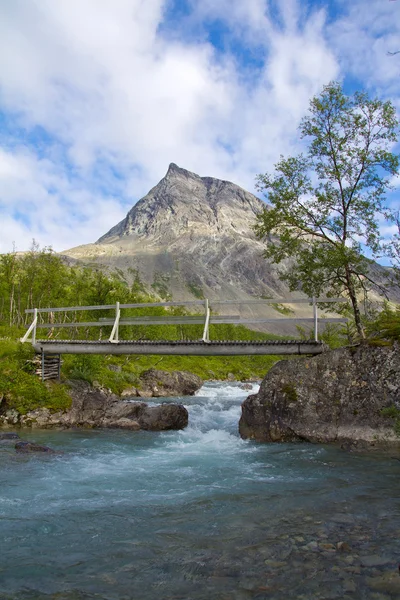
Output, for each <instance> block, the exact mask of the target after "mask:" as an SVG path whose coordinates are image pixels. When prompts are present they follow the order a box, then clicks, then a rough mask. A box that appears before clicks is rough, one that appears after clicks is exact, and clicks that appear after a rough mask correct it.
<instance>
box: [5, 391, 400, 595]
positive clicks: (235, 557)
mask: <svg viewBox="0 0 400 600" xmlns="http://www.w3.org/2000/svg"><path fill="white" fill-rule="evenodd" d="M253 388H254V389H253V391H256V389H257V387H256V386H253ZM248 393H249V391H245V390H243V389H241V387H240V385H239V384H219V383H207V384H206V385H205V386H204V387H203V388H202V389H201V390H200V391H199V392H198V393H197V395H196V396H194V397H191V398H183V399H181V401H182V402H183V403H184V404H185V405H186V407H187V409H188V411H189V426H188V428H187V429H185V430H184V431H178V432H177V431H172V432H163V433H152V432H125V431H115V430H113V431H102V430H75V431H35V430H33V431H32V432H25V431H24V432H23V433H22V434H21V437H24V438H26V439H30V440H34V441H37V442H39V443H45V444H48V445H49V446H51V447H52V448H54V449H57V450H60V451H62V452H63V454H60V455H57V456H32V455H17V454H15V452H14V450H13V449H12V447H11V448H10V446H9V445H7V444H5V445H0V536H1V537H0V544H1V554H0V598H1V599H2V600H15V599H18V600H19V599H23V600H25V599H26V600H28V599H29V600H33V599H35V600H36V599H37V600H39V599H54V600H55V599H57V600H84V599H85V600H88V599H96V600H132V599H135V600H136V599H137V600H154V599H162V600H192V599H193V600H205V599H210V600H214V599H215V600H249V599H254V600H261V599H267V598H268V599H272V600H273V599H276V600H288V599H292V598H293V599H298V600H314V599H315V600H317V599H318V600H324V599H326V600H330V599H335V598H337V599H339V598H340V599H345V600H350V599H354V600H360V599H368V600H389V599H392V600H393V599H398V598H400V586H399V584H400V576H399V572H398V563H399V560H400V488H399V475H400V462H399V461H398V460H396V459H394V458H390V457H388V456H385V457H384V456H379V455H369V456H365V455H356V454H349V453H346V452H344V451H342V450H340V449H338V448H335V447H328V446H318V445H311V444H282V445H280V444H279V445H262V444H255V443H253V442H249V441H243V440H241V439H240V438H239V436H238V432H237V429H238V420H239V416H240V404H241V402H242V401H243V400H244V398H245V397H246V395H247V394H248ZM173 400H174V401H176V399H173ZM171 401H172V399H171Z"/></svg>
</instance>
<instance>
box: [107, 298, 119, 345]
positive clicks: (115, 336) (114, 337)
mask: <svg viewBox="0 0 400 600" xmlns="http://www.w3.org/2000/svg"><path fill="white" fill-rule="evenodd" d="M120 317H121V310H120V308H119V302H116V304H115V321H114V326H113V328H112V331H111V335H110V337H109V339H108V341H109V342H111V343H112V344H118V341H119V340H118V329H119V319H120Z"/></svg>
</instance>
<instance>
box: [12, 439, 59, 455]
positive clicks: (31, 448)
mask: <svg viewBox="0 0 400 600" xmlns="http://www.w3.org/2000/svg"><path fill="white" fill-rule="evenodd" d="M15 449H16V451H17V452H23V453H25V454H34V453H36V452H45V453H47V454H56V451H55V450H52V449H51V448H49V447H48V446H41V445H40V444H35V442H22V441H21V442H17V443H16V444H15Z"/></svg>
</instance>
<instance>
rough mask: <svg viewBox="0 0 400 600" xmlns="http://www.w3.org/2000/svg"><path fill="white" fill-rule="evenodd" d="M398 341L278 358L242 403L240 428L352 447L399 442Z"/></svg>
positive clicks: (247, 434)
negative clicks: (393, 413)
mask: <svg viewBox="0 0 400 600" xmlns="http://www.w3.org/2000/svg"><path fill="white" fill-rule="evenodd" d="M399 373H400V352H399V345H398V344H394V345H393V346H387V347H373V346H368V345H366V344H363V345H360V346H356V347H346V348H338V349H336V350H332V351H328V352H325V353H324V354H320V355H318V356H315V357H313V358H299V359H295V360H289V361H286V360H285V361H280V362H279V363H276V364H275V365H274V366H273V367H272V369H271V370H270V371H269V372H268V374H267V376H266V377H265V378H264V380H263V382H262V384H261V387H260V390H259V392H258V394H254V395H251V396H249V397H248V398H247V399H246V400H245V401H244V403H243V405H242V416H241V419H240V423H239V431H240V434H241V436H242V437H243V438H250V439H254V440H257V441H262V442H293V441H301V440H306V441H309V442H321V443H329V442H337V443H340V444H342V445H344V446H345V447H346V446H347V447H349V448H351V449H352V448H371V447H376V448H390V447H391V448H400V438H399V437H398V436H396V434H395V432H394V418H390V417H388V416H385V415H384V414H382V409H385V408H386V409H387V408H390V409H396V408H400V378H399Z"/></svg>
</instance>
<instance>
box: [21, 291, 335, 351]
mask: <svg viewBox="0 0 400 600" xmlns="http://www.w3.org/2000/svg"><path fill="white" fill-rule="evenodd" d="M337 302H347V300H346V298H315V297H313V298H292V299H287V298H271V299H262V300H247V301H246V300H243V301H240V300H239V301H238V300H213V301H212V302H211V303H212V305H213V306H215V305H218V306H219V305H222V306H223V305H229V304H230V305H246V306H247V305H252V304H300V303H303V304H311V305H312V307H313V316H312V317H309V318H308V317H275V318H260V317H254V318H247V317H245V318H243V317H241V316H240V315H213V314H211V310H210V301H209V300H208V299H205V300H195V301H191V302H173V301H172V302H145V303H136V304H120V303H119V302H116V303H115V304H108V305H95V306H69V307H56V308H32V309H28V310H26V311H25V312H26V313H31V314H33V321H32V323H31V325H30V326H29V329H28V330H27V332H26V333H25V335H24V336H23V337H22V338H21V342H27V341H28V340H29V336H30V335H32V337H31V342H32V344H35V343H36V332H37V329H55V328H64V327H104V326H111V327H112V330H111V334H110V337H109V342H111V343H113V344H118V342H119V327H120V325H203V327H204V329H203V336H202V341H203V342H205V343H208V342H209V341H210V337H209V327H210V324H214V325H217V324H232V325H250V324H262V323H279V322H280V323H282V322H292V323H296V322H311V323H313V326H314V340H315V341H316V342H317V341H318V327H319V321H320V320H321V319H320V318H319V314H318V304H326V303H337ZM159 306H163V307H167V306H187V307H195V306H202V307H203V308H204V316H202V315H184V316H181V315H177V316H175V315H163V316H151V315H150V316H137V317H124V318H122V317H121V311H122V310H124V309H129V308H152V307H159ZM110 309H114V310H115V317H114V318H113V319H112V318H100V319H99V320H97V321H76V322H67V321H63V322H48V323H43V322H40V321H39V314H45V313H47V314H51V315H52V317H54V313H67V312H77V311H94V310H110ZM322 321H323V323H345V322H347V319H343V318H338V317H323V318H322Z"/></svg>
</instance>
